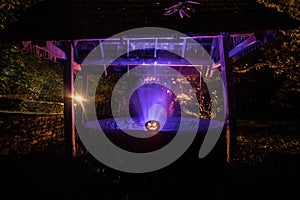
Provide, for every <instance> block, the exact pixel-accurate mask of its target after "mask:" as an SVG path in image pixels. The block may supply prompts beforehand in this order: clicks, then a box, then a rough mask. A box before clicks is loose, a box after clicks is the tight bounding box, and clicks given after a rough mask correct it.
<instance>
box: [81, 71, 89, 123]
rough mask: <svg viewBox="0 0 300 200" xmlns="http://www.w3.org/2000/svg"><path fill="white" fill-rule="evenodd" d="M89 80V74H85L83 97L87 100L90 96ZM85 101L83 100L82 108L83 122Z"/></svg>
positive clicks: (83, 119) (82, 120)
mask: <svg viewBox="0 0 300 200" xmlns="http://www.w3.org/2000/svg"><path fill="white" fill-rule="evenodd" d="M88 81H89V76H88V75H87V74H84V75H83V87H82V98H83V99H84V100H85V99H87V96H88V87H89V85H88V83H89V82H88ZM84 104H85V102H84V101H83V102H82V108H81V118H82V119H81V123H82V124H84V123H85V107H84Z"/></svg>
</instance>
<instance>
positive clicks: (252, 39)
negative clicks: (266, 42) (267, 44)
mask: <svg viewBox="0 0 300 200" xmlns="http://www.w3.org/2000/svg"><path fill="white" fill-rule="evenodd" d="M256 42H257V41H256V38H255V36H254V34H253V35H251V36H250V37H249V38H247V39H246V40H245V41H243V42H242V43H240V44H238V45H237V46H235V47H234V48H233V49H232V50H230V51H229V57H230V58H231V57H233V56H235V55H236V54H238V53H240V52H242V51H243V50H244V49H245V48H247V47H249V46H251V45H253V44H254V43H256Z"/></svg>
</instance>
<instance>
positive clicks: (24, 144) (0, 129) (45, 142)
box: [0, 113, 64, 156]
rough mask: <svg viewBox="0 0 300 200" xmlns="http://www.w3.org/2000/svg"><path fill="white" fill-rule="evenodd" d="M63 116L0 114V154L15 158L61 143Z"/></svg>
mask: <svg viewBox="0 0 300 200" xmlns="http://www.w3.org/2000/svg"><path fill="white" fill-rule="evenodd" d="M63 141H64V120H63V114H19V113H18V114H12V113H0V154H2V155H3V154H4V155H9V156H16V155H23V154H28V153H34V152H39V151H42V150H44V149H45V148H47V147H49V146H51V145H52V144H57V143H63Z"/></svg>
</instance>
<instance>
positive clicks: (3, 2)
mask: <svg viewBox="0 0 300 200" xmlns="http://www.w3.org/2000/svg"><path fill="white" fill-rule="evenodd" d="M40 1H43V0H0V30H3V29H5V28H6V27H7V25H8V24H10V23H12V22H14V21H16V20H17V19H18V17H19V16H20V15H21V14H22V13H23V12H24V11H26V10H27V9H28V8H30V7H31V6H33V5H35V4H36V3H38V2H40Z"/></svg>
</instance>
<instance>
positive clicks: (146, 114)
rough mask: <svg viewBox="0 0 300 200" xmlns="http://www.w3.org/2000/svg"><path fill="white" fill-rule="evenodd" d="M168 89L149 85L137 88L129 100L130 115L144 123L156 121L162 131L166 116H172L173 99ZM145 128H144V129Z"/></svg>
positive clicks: (157, 85)
mask: <svg viewBox="0 0 300 200" xmlns="http://www.w3.org/2000/svg"><path fill="white" fill-rule="evenodd" d="M171 94H173V93H172V92H171V90H169V89H168V88H166V87H164V86H162V85H159V84H155V83H151V84H145V85H143V86H142V87H140V88H138V89H137V90H136V91H135V92H134V93H133V94H132V96H131V98H130V109H129V111H130V115H131V117H138V118H140V119H141V121H142V122H143V123H144V124H145V125H146V122H149V121H157V122H158V123H159V124H160V128H159V129H162V128H163V126H164V124H165V122H166V120H167V117H168V116H171V115H172V108H170V106H172V100H174V97H173V96H172V95H171ZM145 128H146V127H145Z"/></svg>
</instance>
